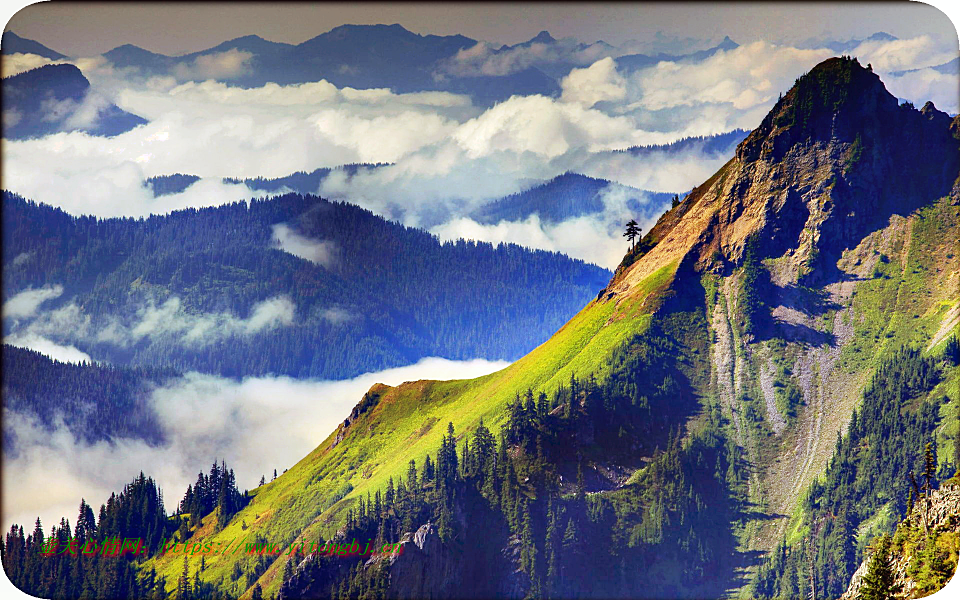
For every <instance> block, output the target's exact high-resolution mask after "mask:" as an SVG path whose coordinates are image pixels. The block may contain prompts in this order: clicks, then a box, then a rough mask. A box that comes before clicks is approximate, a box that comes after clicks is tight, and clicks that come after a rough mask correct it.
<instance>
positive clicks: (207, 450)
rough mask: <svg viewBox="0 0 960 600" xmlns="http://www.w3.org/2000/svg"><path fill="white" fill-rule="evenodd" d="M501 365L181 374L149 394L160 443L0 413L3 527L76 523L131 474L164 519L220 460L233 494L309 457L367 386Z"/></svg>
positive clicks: (437, 363)
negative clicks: (148, 483)
mask: <svg viewBox="0 0 960 600" xmlns="http://www.w3.org/2000/svg"><path fill="white" fill-rule="evenodd" d="M507 364H508V363H506V362H503V361H497V362H491V361H485V360H470V361H450V360H445V359H441V358H425V359H423V360H421V361H419V362H417V363H416V364H414V365H409V366H406V367H399V368H395V369H388V370H385V371H380V372H378V373H367V374H364V375H360V376H359V377H356V378H354V379H350V380H345V381H318V380H296V379H290V378H286V377H278V378H271V377H251V378H247V379H244V380H242V381H239V382H237V381H234V380H231V379H224V378H220V377H214V376H211V375H204V374H200V373H188V374H186V375H184V376H183V377H182V378H180V379H176V380H173V381H171V382H169V383H168V384H167V385H166V386H165V387H161V388H159V389H157V390H155V391H154V393H153V395H152V397H151V402H152V404H153V407H154V408H155V410H156V411H157V413H158V415H159V420H160V423H161V426H162V427H163V430H164V432H165V437H166V439H167V443H165V444H163V445H161V446H159V447H150V446H149V445H147V444H145V443H144V442H142V441H139V440H130V439H120V440H115V441H114V442H112V443H108V442H97V443H93V444H91V443H87V442H84V441H80V440H77V439H75V438H74V437H73V435H72V434H71V433H70V432H69V430H68V429H67V428H66V427H65V426H63V425H62V424H61V425H60V426H58V427H55V428H54V429H53V430H52V431H51V430H50V429H49V428H46V427H43V426H42V425H40V424H39V423H37V422H36V421H35V420H32V419H30V418H27V417H25V416H24V415H21V414H17V413H12V412H9V411H5V412H4V415H3V416H4V418H3V423H4V428H5V430H6V431H7V432H14V433H15V437H16V444H17V448H18V454H17V455H16V456H11V455H10V454H9V453H4V455H3V473H2V477H3V486H2V493H3V509H4V510H3V527H4V528H5V529H9V528H10V525H11V524H12V523H14V522H16V523H20V524H23V525H25V527H27V528H29V527H30V526H31V524H32V523H33V521H34V519H36V517H37V515H39V516H40V517H41V520H42V522H43V525H44V527H45V528H49V526H50V525H52V524H54V523H59V521H60V517H62V516H66V517H67V518H69V519H70V520H71V522H72V521H73V520H74V519H75V518H76V514H75V513H76V511H77V506H78V505H79V503H80V498H81V497H83V498H85V499H86V500H87V502H88V503H90V504H91V505H93V506H94V507H96V506H98V505H99V504H100V503H101V502H106V500H107V498H108V497H109V495H110V493H111V492H116V491H119V490H121V489H122V488H123V486H124V485H125V484H126V483H129V481H130V480H132V479H133V478H134V477H136V476H137V475H138V474H139V473H140V471H143V472H144V473H145V474H147V475H149V476H151V477H153V478H154V479H156V480H157V481H158V483H159V485H160V486H161V488H162V489H163V492H164V496H165V498H166V508H167V510H168V511H172V510H173V509H174V508H175V507H176V503H177V502H179V501H180V499H181V498H182V494H183V492H184V491H185V490H186V487H187V484H189V483H192V482H193V481H194V480H195V479H196V475H197V473H198V472H199V471H201V470H203V471H206V470H208V469H209V467H210V463H212V462H213V461H214V460H217V459H223V460H225V461H226V462H227V464H228V466H230V467H231V468H233V469H234V471H235V472H236V475H237V482H238V486H239V487H240V488H241V489H243V488H253V487H255V486H256V485H257V482H258V480H259V479H260V476H261V475H267V477H268V479H269V474H270V473H272V472H273V469H277V470H278V471H283V470H284V469H285V468H288V467H291V466H293V465H294V464H295V463H296V462H297V461H298V460H300V459H301V458H303V457H304V456H306V454H307V453H309V452H310V451H311V450H313V449H314V448H315V447H316V446H317V445H318V444H319V443H320V442H321V441H323V439H324V438H326V436H327V435H328V434H329V433H330V432H331V431H333V430H334V429H335V428H336V426H337V424H338V423H340V422H342V421H343V419H344V418H345V417H346V415H347V414H349V412H350V410H351V408H353V406H355V405H356V403H357V402H359V401H360V399H361V398H362V397H363V394H364V393H365V392H366V391H367V390H368V389H369V388H370V387H371V386H372V385H373V384H374V383H386V384H388V385H397V384H400V383H402V382H404V381H415V380H418V379H425V378H430V379H461V378H470V377H478V376H480V375H485V374H487V373H491V372H493V371H496V370H499V369H502V368H504V367H506V366H507Z"/></svg>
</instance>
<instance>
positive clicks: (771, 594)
mask: <svg viewBox="0 0 960 600" xmlns="http://www.w3.org/2000/svg"><path fill="white" fill-rule="evenodd" d="M940 378H941V372H940V368H939V365H938V359H937V358H936V357H925V356H923V355H922V354H921V353H920V351H919V350H914V349H902V350H900V351H899V352H898V353H896V354H895V355H894V356H892V357H891V358H889V359H887V360H885V361H883V362H882V363H881V365H880V366H879V368H878V369H877V372H876V373H875V374H874V376H873V378H872V379H871V381H870V383H869V384H868V385H867V387H866V389H865V391H864V394H863V402H862V403H861V405H860V408H859V409H858V410H856V411H854V413H853V416H852V417H851V419H850V424H849V426H848V428H847V434H846V435H845V436H843V437H840V436H839V435H838V437H837V444H836V449H835V451H834V454H833V457H832V458H831V459H830V463H829V465H828V467H827V471H826V475H825V477H824V478H823V480H822V481H821V480H817V481H814V482H813V483H812V484H811V486H810V488H809V491H808V493H807V497H806V501H805V504H804V525H805V526H806V528H807V530H808V531H809V533H808V535H807V536H806V538H805V539H804V541H803V543H799V544H794V545H793V546H788V545H787V544H786V541H785V540H784V541H781V543H780V544H779V545H778V547H777V548H776V550H774V551H773V552H772V554H771V555H770V556H769V557H768V558H767V559H766V560H765V562H763V563H762V564H761V565H760V568H759V570H758V573H757V576H756V579H755V581H754V584H753V590H752V592H753V595H754V596H755V597H757V598H761V599H762V598H799V597H805V596H807V595H808V594H809V593H810V592H811V590H812V589H813V588H814V586H815V589H816V595H817V597H839V596H840V595H841V594H842V593H843V592H844V591H845V590H846V588H847V586H848V584H849V583H850V578H851V576H852V575H853V573H854V571H855V570H856V569H857V566H858V565H859V564H860V561H861V560H862V559H863V555H864V551H865V550H866V548H865V547H864V546H865V544H866V540H864V541H863V542H861V543H859V544H858V542H857V540H856V537H855V535H856V533H857V531H858V530H859V528H860V527H861V525H862V524H863V523H864V522H865V521H867V520H868V519H870V518H871V517H873V516H874V515H875V514H876V513H877V512H878V511H879V510H880V509H881V508H883V507H884V506H889V509H890V511H891V514H892V515H893V518H892V523H890V524H889V525H888V527H889V528H890V529H892V527H893V524H895V523H897V522H898V521H899V520H900V519H902V518H903V516H904V515H905V514H906V513H907V511H908V508H909V505H910V504H911V503H912V502H913V499H914V498H915V497H916V495H917V494H918V493H922V490H923V489H924V488H926V487H935V486H936V477H937V475H936V474H935V473H934V471H935V470H936V464H937V458H936V451H937V449H936V447H935V445H934V444H932V443H928V440H931V439H933V438H934V430H935V429H936V427H937V422H938V415H939V406H940V402H939V401H938V399H934V401H928V402H922V403H920V404H919V405H917V401H918V400H919V399H923V398H926V396H927V394H928V393H929V392H930V391H931V390H932V389H933V388H934V387H935V386H936V385H937V383H938V382H939V381H940ZM924 449H926V450H925V451H924ZM947 470H950V469H949V468H948V469H947ZM951 472H952V471H951ZM914 474H917V476H919V477H920V479H921V481H923V486H924V488H921V486H920V484H918V483H915V482H916V479H915V477H914ZM887 533H890V531H887Z"/></svg>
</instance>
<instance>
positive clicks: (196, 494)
mask: <svg viewBox="0 0 960 600" xmlns="http://www.w3.org/2000/svg"><path fill="white" fill-rule="evenodd" d="M244 504H245V500H244V495H243V494H241V493H240V491H239V490H238V489H237V480H236V477H235V476H234V474H233V469H228V468H227V465H226V462H221V463H220V464H219V465H218V464H217V463H216V462H214V463H213V465H212V466H211V467H210V474H209V475H205V474H204V473H203V472H201V473H199V474H198V475H197V481H196V483H194V484H193V485H188V486H187V491H186V493H185V494H184V495H183V500H181V501H180V506H179V509H178V511H177V512H178V514H189V515H190V519H189V525H188V526H189V527H190V528H193V527H196V526H198V525H199V524H200V520H201V519H202V518H203V517H204V516H205V515H208V514H210V513H211V512H213V510H214V509H216V510H217V531H219V530H221V529H223V528H224V527H225V526H226V524H227V523H229V522H230V518H231V517H232V516H233V515H235V514H236V513H237V511H239V510H240V509H241V508H243V506H244ZM184 522H186V520H184ZM183 527H184V525H181V529H183ZM180 539H181V540H183V539H186V537H184V536H181V538H180Z"/></svg>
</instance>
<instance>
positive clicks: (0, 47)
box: [0, 31, 67, 60]
mask: <svg viewBox="0 0 960 600" xmlns="http://www.w3.org/2000/svg"><path fill="white" fill-rule="evenodd" d="M0 53H3V54H17V53H20V54H36V55H37V56H42V57H44V58H49V59H50V60H61V59H64V58H67V56H66V55H64V54H60V53H59V52H57V51H55V50H51V49H50V48H47V47H46V46H44V45H43V44H41V43H40V42H35V41H33V40H29V39H27V38H23V37H20V36H19V35H17V34H15V33H14V32H12V31H4V32H3V37H2V38H0Z"/></svg>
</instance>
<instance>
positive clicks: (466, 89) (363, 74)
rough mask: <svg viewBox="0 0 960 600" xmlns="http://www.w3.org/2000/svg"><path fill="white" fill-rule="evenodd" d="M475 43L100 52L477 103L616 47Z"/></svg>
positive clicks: (361, 29)
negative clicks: (230, 65) (480, 52)
mask: <svg viewBox="0 0 960 600" xmlns="http://www.w3.org/2000/svg"><path fill="white" fill-rule="evenodd" d="M5 39H6V38H5ZM11 40H12V41H11V46H16V47H28V48H35V49H36V50H37V53H39V52H41V51H42V50H41V49H43V48H44V47H43V46H42V45H41V44H38V43H37V42H33V41H31V40H24V39H23V38H11ZM477 44H478V42H477V40H474V39H471V38H469V37H466V36H463V35H420V34H417V33H413V32H411V31H409V30H407V29H405V28H404V27H402V26H401V25H397V24H394V25H342V26H339V27H336V28H334V29H331V30H330V31H328V32H326V33H322V34H320V35H318V36H316V37H313V38H311V39H309V40H306V41H304V42H302V43H300V44H297V45H293V44H285V43H279V42H272V41H270V40H266V39H264V38H262V37H259V36H256V35H248V36H244V37H239V38H236V39H232V40H228V41H225V42H223V43H221V44H218V45H216V46H213V47H211V48H208V49H206V50H201V51H199V52H193V53H190V54H185V55H182V56H168V55H165V54H159V53H156V52H152V51H150V50H146V49H144V48H140V47H138V46H134V45H132V44H124V45H122V46H118V47H116V48H114V49H112V50H110V51H108V52H105V53H104V55H103V56H104V57H105V58H106V59H107V60H109V61H110V62H111V63H113V64H114V66H116V67H118V68H121V69H123V68H132V69H135V70H136V71H138V72H139V73H140V74H141V75H143V76H151V75H169V74H174V75H176V76H177V77H178V78H179V79H181V80H186V79H202V78H207V77H208V74H207V73H206V72H205V71H204V70H203V69H202V68H200V69H197V70H194V67H197V66H198V62H197V61H198V60H200V59H203V58H205V57H213V56H215V55H218V54H222V53H225V52H240V53H245V54H247V56H245V57H244V58H245V61H244V62H243V67H242V68H240V69H238V70H237V72H235V73H232V74H230V75H221V76H220V77H219V79H220V80H221V81H224V82H225V83H228V84H230V85H236V86H240V87H260V86H263V85H265V84H267V83H270V82H272V83H276V84H279V85H291V84H298V83H306V82H313V81H320V80H321V79H325V80H327V81H329V82H330V83H332V84H334V85H336V86H338V87H341V88H342V87H352V88H357V89H369V88H389V89H391V90H393V91H394V92H398V93H407V92H418V91H445V92H452V93H457V94H464V95H468V96H470V97H471V98H472V99H473V102H474V103H475V104H478V105H480V106H490V105H492V104H494V103H496V102H500V101H503V100H506V99H507V98H509V97H510V96H513V95H517V94H520V95H531V94H541V95H544V96H550V97H556V96H558V95H559V93H560V84H559V83H560V80H561V79H562V78H563V77H564V76H565V75H567V74H568V73H569V72H570V70H571V69H573V68H577V67H583V66H586V65H585V64H583V62H582V59H577V58H574V57H575V56H577V55H578V54H580V53H582V52H583V51H585V50H587V49H590V48H597V47H598V46H599V47H600V48H601V50H605V51H606V52H603V51H601V52H599V53H597V54H596V56H597V57H600V56H601V55H604V54H605V53H606V54H607V55H610V56H613V55H615V54H616V49H615V48H614V47H613V46H610V45H609V44H607V43H605V42H603V41H597V42H594V43H593V44H583V43H575V42H573V41H572V40H569V39H566V40H557V39H555V38H554V37H553V36H552V35H550V33H549V32H547V31H541V32H540V33H539V34H537V35H536V36H534V37H533V38H531V39H529V40H527V41H525V42H521V43H518V44H514V45H503V46H501V47H499V48H496V49H492V50H489V49H488V50H485V51H486V52H489V53H490V56H492V57H496V56H497V55H502V54H506V53H523V52H524V51H526V50H530V49H531V48H533V47H534V46H535V45H540V46H546V47H547V48H548V51H547V52H542V56H539V55H540V54H541V51H540V49H539V48H538V49H536V50H537V51H535V52H531V53H530V54H529V55H527V56H526V57H525V60H524V61H522V64H523V65H524V66H523V67H522V68H519V69H517V70H507V71H506V72H503V73H496V74H490V73H486V72H483V70H482V69H476V68H465V69H459V68H457V67H458V65H457V64H456V63H455V62H454V61H455V58H456V56H457V54H458V53H459V52H460V51H462V50H467V49H470V48H474V47H475V46H476V45H477ZM736 47H737V44H736V43H735V42H733V41H732V40H730V38H724V40H723V41H722V42H721V43H720V44H719V45H717V46H715V47H713V48H710V49H707V50H701V51H698V52H694V53H691V54H684V55H669V54H657V55H654V56H647V55H642V54H635V55H628V56H622V57H620V58H618V59H617V64H618V67H619V68H620V69H621V70H623V71H625V72H631V71H634V70H636V69H639V68H643V67H645V66H649V65H651V64H656V63H657V62H659V61H661V60H686V61H700V60H704V59H706V58H708V57H710V56H713V55H714V54H715V53H716V52H718V51H721V50H730V49H733V48H736ZM47 51H48V53H49V52H52V51H49V49H47ZM58 56H62V55H58ZM200 64H202V63H200Z"/></svg>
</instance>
